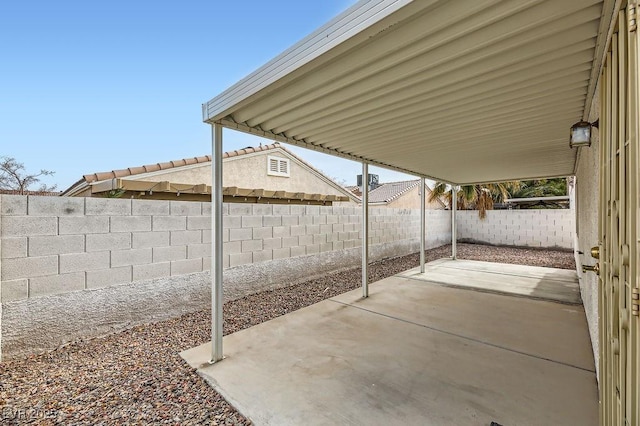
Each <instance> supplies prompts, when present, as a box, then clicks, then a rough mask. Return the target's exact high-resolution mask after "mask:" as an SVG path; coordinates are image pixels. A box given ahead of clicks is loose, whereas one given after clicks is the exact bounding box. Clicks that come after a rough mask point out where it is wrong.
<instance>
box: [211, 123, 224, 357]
mask: <svg viewBox="0 0 640 426" xmlns="http://www.w3.org/2000/svg"><path fill="white" fill-rule="evenodd" d="M222 321H223V319H222V126H221V125H220V124H213V125H212V126H211V362H212V363H214V362H218V361H221V360H222V358H223V355H222Z"/></svg>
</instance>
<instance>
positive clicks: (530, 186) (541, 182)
mask: <svg viewBox="0 0 640 426" xmlns="http://www.w3.org/2000/svg"><path fill="white" fill-rule="evenodd" d="M559 195H567V179H566V178H554V179H538V180H524V181H522V183H521V185H520V188H519V189H518V190H517V191H514V192H513V193H512V194H511V198H532V197H553V196H559Z"/></svg>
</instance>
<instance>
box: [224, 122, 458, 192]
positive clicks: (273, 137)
mask: <svg viewBox="0 0 640 426" xmlns="http://www.w3.org/2000/svg"><path fill="white" fill-rule="evenodd" d="M217 123H218V124H220V125H221V126H223V127H226V128H227V129H231V130H237V131H240V132H244V133H248V134H250V135H255V136H260V137H263V138H265V139H270V140H273V141H276V142H282V143H286V144H289V145H294V146H299V147H302V148H306V149H309V150H311V151H317V152H322V153H323V154H329V155H333V156H334V157H340V158H344V159H347V160H351V161H356V162H358V163H362V162H366V163H368V164H371V165H374V166H377V167H382V168H383V169H387V170H394V171H396V172H400V173H406V174H409V175H412V176H417V177H424V178H425V179H431V180H436V181H439V182H444V183H447V184H449V185H458V184H457V183H455V182H451V181H448V180H444V179H440V178H437V177H435V176H429V175H422V174H420V173H417V172H414V171H411V170H406V169H403V168H401V167H394V166H392V165H390V164H384V163H380V162H378V161H374V160H370V159H368V158H362V157H358V156H356V155H351V154H347V153H344V152H340V151H336V150H333V149H328V148H324V147H322V146H318V145H314V144H311V143H308V142H306V141H304V140H297V139H293V138H289V137H286V136H284V135H276V134H274V133H271V132H267V131H264V130H260V129H256V128H253V127H249V126H247V125H246V124H241V123H236V122H235V121H233V120H230V119H226V118H225V119H221V120H218V121H217Z"/></svg>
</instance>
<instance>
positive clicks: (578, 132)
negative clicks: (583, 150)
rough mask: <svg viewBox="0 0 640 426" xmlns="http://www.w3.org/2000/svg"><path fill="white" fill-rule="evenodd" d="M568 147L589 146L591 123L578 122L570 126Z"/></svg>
mask: <svg viewBox="0 0 640 426" xmlns="http://www.w3.org/2000/svg"><path fill="white" fill-rule="evenodd" d="M569 146H571V148H576V147H579V146H591V123H589V122H587V121H579V122H577V123H576V124H574V125H573V126H571V139H570V141H569Z"/></svg>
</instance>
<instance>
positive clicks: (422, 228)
mask: <svg viewBox="0 0 640 426" xmlns="http://www.w3.org/2000/svg"><path fill="white" fill-rule="evenodd" d="M425 192H427V191H426V190H425V181H424V178H421V179H420V273H421V274H424V238H425V235H424V231H425V223H424V220H425V211H424V210H425V207H424V204H425V202H426V199H427V198H426V194H425Z"/></svg>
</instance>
